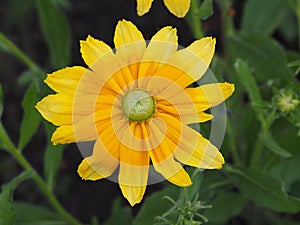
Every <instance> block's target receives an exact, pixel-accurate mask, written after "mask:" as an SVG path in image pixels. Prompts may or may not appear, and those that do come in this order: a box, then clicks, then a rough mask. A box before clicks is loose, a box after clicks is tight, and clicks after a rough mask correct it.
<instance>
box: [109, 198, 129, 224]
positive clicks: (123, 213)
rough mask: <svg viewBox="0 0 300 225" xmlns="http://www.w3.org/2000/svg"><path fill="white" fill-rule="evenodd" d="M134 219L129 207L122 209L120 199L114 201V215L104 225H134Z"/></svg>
mask: <svg viewBox="0 0 300 225" xmlns="http://www.w3.org/2000/svg"><path fill="white" fill-rule="evenodd" d="M132 222H133V218H132V215H131V209H130V208H129V207H121V201H120V198H117V199H116V200H115V201H114V204H113V207H112V213H111V215H110V217H109V219H108V221H107V222H106V223H105V224H104V225H115V224H128V225H129V224H132Z"/></svg>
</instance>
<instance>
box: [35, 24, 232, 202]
mask: <svg viewBox="0 0 300 225" xmlns="http://www.w3.org/2000/svg"><path fill="white" fill-rule="evenodd" d="M114 44H115V47H116V51H112V49H111V48H110V47H109V46H108V45H106V44H105V43H104V42H102V41H99V40H96V39H94V38H92V37H90V36H88V38H87V39H86V40H85V41H81V53H82V58H83V60H84V61H85V63H86V64H87V66H88V67H89V69H86V68H84V67H80V66H74V67H68V68H65V69H62V70H59V71H56V72H54V73H52V74H50V75H48V77H47V78H46V80H45V82H46V83H47V84H48V85H49V86H50V87H51V88H52V89H53V90H55V91H56V92H57V94H52V95H48V96H47V97H45V98H44V99H42V100H41V101H40V102H39V103H38V104H37V106H36V107H37V109H38V110H39V112H40V113H41V114H42V115H43V117H44V118H45V119H46V120H48V121H50V122H52V123H53V124H54V125H56V126H58V128H57V129H56V131H55V132H54V133H53V136H52V142H53V143H54V144H65V143H71V142H85V141H95V144H94V146H93V153H92V155H91V156H88V157H86V158H85V159H84V160H83V161H82V163H81V164H80V165H79V167H78V173H79V175H80V176H81V177H82V178H83V179H85V180H98V179H102V178H106V177H109V176H111V175H112V174H113V173H114V171H115V170H116V169H117V168H119V171H118V182H119V186H120V188H121V191H122V193H123V195H124V196H125V198H127V199H128V201H129V202H130V204H131V205H132V206H133V205H135V204H136V203H139V202H140V201H141V200H142V198H143V195H144V193H145V190H146V185H147V181H148V174H149V168H150V167H152V166H153V167H154V169H155V170H156V171H157V172H159V173H160V174H161V175H162V176H163V177H164V178H165V179H167V180H168V181H170V182H171V183H173V184H175V185H178V186H189V185H191V180H190V177H189V175H188V174H187V173H186V171H185V170H184V169H183V167H182V165H181V164H180V163H183V164H186V165H190V166H194V167H198V168H204V169H214V168H217V169H218V168H221V167H222V164H223V163H224V159H223V157H222V155H221V153H220V152H219V151H218V149H217V148H216V147H215V146H214V145H213V144H211V143H210V142H209V141H208V140H207V139H205V138H204V137H202V136H201V134H199V133H198V132H196V131H195V130H193V129H191V128H190V127H189V126H188V125H187V124H190V123H198V122H205V121H208V120H210V119H212V115H210V114H206V113H205V112H204V111H205V110H207V109H209V108H210V107H213V106H216V105H218V104H220V103H222V102H223V101H224V100H225V99H226V98H228V97H229V96H230V95H231V94H232V93H233V91H234V86H233V85H232V84H229V83H212V84H206V85H202V86H199V87H195V88H186V87H187V86H188V85H190V84H191V83H193V82H195V81H197V80H199V79H200V78H201V77H202V75H203V74H204V73H205V72H206V70H207V69H208V66H209V64H210V62H211V59H212V57H213V54H214V48H215V39H212V38H210V37H207V38H202V39H200V40H197V41H195V42H194V43H192V44H191V45H190V46H188V47H187V48H186V49H182V50H178V43H177V34H176V29H173V28H171V27H164V28H162V29H161V30H159V31H158V32H157V33H156V34H155V35H154V36H153V37H152V39H151V40H150V42H149V44H148V45H147V44H146V41H145V40H144V38H143V35H142V34H141V32H140V31H139V30H138V29H137V28H136V27H135V25H134V24H132V23H131V22H128V21H125V20H123V21H120V22H119V23H118V24H117V27H116V30H115V36H114ZM84 153H85V152H84ZM86 154H87V153H85V155H86ZM150 160H151V162H152V164H151V163H150Z"/></svg>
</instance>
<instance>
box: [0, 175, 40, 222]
mask: <svg viewBox="0 0 300 225" xmlns="http://www.w3.org/2000/svg"><path fill="white" fill-rule="evenodd" d="M34 174H35V173H34V172H33V171H25V172H22V173H21V174H19V175H18V176H17V177H15V178H14V179H13V180H11V181H10V182H9V183H8V184H4V185H2V192H1V193H0V225H8V224H14V223H13V221H14V218H15V210H14V208H13V205H12V198H13V192H14V189H15V188H16V187H17V186H18V185H19V184H20V183H21V182H22V181H24V180H27V179H29V178H31V177H32V176H34Z"/></svg>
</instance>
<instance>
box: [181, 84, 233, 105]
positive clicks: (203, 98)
mask: <svg viewBox="0 0 300 225" xmlns="http://www.w3.org/2000/svg"><path fill="white" fill-rule="evenodd" d="M185 91H186V92H187V93H188V94H189V95H190V96H191V98H192V100H193V102H194V104H195V105H196V107H197V109H199V110H201V111H204V110H206V109H208V108H211V107H214V106H217V105H219V104H220V103H222V102H224V101H225V100H226V99H227V98H229V97H230V96H231V95H232V93H233V92H234V85H233V84H230V83H226V82H225V83H213V84H205V85H201V86H199V87H196V88H186V89H185ZM178 105H180V106H182V107H185V106H184V102H181V103H180V102H178Z"/></svg>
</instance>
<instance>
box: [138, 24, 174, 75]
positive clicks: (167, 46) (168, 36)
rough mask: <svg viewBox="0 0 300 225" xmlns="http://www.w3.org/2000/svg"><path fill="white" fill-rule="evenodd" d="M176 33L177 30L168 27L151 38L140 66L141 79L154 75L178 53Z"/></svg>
mask: <svg viewBox="0 0 300 225" xmlns="http://www.w3.org/2000/svg"><path fill="white" fill-rule="evenodd" d="M176 33H177V32H176V29H175V28H172V27H170V26H167V27H164V28H162V29H160V30H159V31H158V32H157V33H156V34H155V35H154V36H153V37H152V38H151V40H150V43H149V45H148V46H147V49H146V51H145V54H144V56H143V59H142V62H141V65H140V69H139V78H141V77H146V76H152V75H154V74H155V72H156V71H157V69H158V67H159V66H160V65H161V64H162V63H165V62H166V61H167V60H168V59H169V58H170V56H171V55H172V54H174V53H175V52H176V50H177V47H178V43H177V41H178V37H177V34H176Z"/></svg>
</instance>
